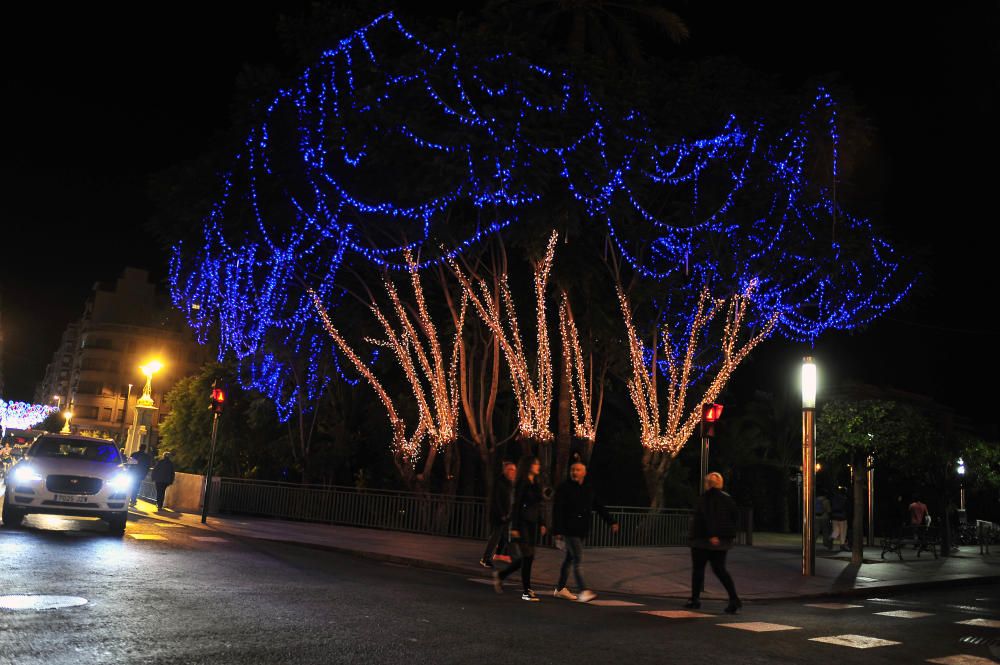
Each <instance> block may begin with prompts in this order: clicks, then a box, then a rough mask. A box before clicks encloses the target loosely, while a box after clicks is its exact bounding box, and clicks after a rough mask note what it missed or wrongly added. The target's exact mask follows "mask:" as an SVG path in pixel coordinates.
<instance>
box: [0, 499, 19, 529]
mask: <svg viewBox="0 0 1000 665" xmlns="http://www.w3.org/2000/svg"><path fill="white" fill-rule="evenodd" d="M2 517H3V526H4V528H7V529H18V528H20V527H21V522H23V521H24V513H22V512H21V511H20V510H18V509H17V508H15V507H14V506H12V505H10V501H7V500H5V501H4V502H3V516H2Z"/></svg>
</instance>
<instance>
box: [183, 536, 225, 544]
mask: <svg viewBox="0 0 1000 665" xmlns="http://www.w3.org/2000/svg"><path fill="white" fill-rule="evenodd" d="M191 540H200V541H201V542H203V543H228V542H229V541H228V540H226V539H225V538H219V537H217V536H191Z"/></svg>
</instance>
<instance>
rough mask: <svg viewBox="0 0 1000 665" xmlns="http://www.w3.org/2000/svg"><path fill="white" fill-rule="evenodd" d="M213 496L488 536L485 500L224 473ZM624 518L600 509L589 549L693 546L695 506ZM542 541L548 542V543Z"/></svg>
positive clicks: (743, 537) (224, 507)
mask: <svg viewBox="0 0 1000 665" xmlns="http://www.w3.org/2000/svg"><path fill="white" fill-rule="evenodd" d="M215 487H217V488H218V494H217V496H216V497H214V499H215V500H213V501H212V503H213V504H214V505H213V506H212V507H213V509H215V508H216V506H217V509H218V512H220V513H230V514H237V515H255V516H260V517H276V518H281V519H287V520H298V521H306V522H324V523H328V524H342V525H347V526H358V527H367V528H372V529H387V530H391V531H408V532H411V533H426V534H431V535H438V536H451V537H456V538H477V539H484V538H486V537H487V535H488V533H489V524H488V522H487V506H486V502H485V501H484V500H483V499H482V498H479V497H461V496H458V497H448V496H443V495H439V494H420V493H415V492H401V491H390V490H369V489H357V488H355V487H342V486H335V485H298V484H294V483H283V482H275V481H260V480H243V479H238V478H221V479H220V480H219V482H218V484H217V485H215ZM608 511H609V512H610V513H611V515H612V517H614V519H615V520H617V521H618V523H619V526H620V528H619V532H618V533H617V534H612V533H611V530H610V529H609V528H608V526H607V525H606V524H604V522H603V520H601V519H600V517H598V516H597V515H596V514H595V515H594V523H593V524H592V526H591V536H590V538H589V539H588V545H589V546H590V547H664V546H670V545H686V544H687V539H688V527H689V525H690V521H691V513H692V511H690V510H686V509H650V508H638V507H632V506H609V507H608ZM740 513H741V515H740V518H741V519H740V522H741V524H740V530H739V534H738V537H737V543H739V544H743V545H752V544H753V540H752V533H753V512H752V510H751V509H741V511H740ZM549 540H550V539H549V538H545V539H543V541H542V542H543V544H548V543H549Z"/></svg>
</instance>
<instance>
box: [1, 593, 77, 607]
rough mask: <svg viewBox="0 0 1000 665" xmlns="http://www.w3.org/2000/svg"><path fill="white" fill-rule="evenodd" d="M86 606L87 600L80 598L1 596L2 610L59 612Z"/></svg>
mask: <svg viewBox="0 0 1000 665" xmlns="http://www.w3.org/2000/svg"><path fill="white" fill-rule="evenodd" d="M86 604H87V599H86V598H80V597H79V596H34V595H18V596H0V610H58V609H60V608H63V607H77V606H79V605H86Z"/></svg>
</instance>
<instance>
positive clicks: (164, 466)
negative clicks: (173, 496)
mask: <svg viewBox="0 0 1000 665" xmlns="http://www.w3.org/2000/svg"><path fill="white" fill-rule="evenodd" d="M170 455H171V453H169V452H166V453H163V459H161V460H160V461H159V462H157V463H156V466H155V467H153V473H152V474H151V475H152V478H153V483H154V484H155V485H156V509H157V510H163V500H164V498H166V496H167V488H168V487H170V486H171V485H173V484H174V462H173V460H171V459H170Z"/></svg>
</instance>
